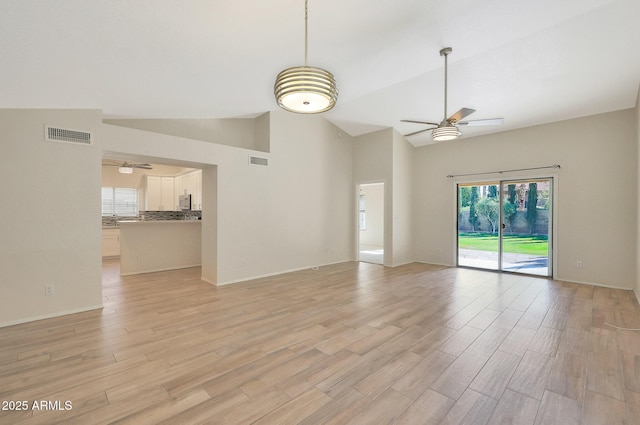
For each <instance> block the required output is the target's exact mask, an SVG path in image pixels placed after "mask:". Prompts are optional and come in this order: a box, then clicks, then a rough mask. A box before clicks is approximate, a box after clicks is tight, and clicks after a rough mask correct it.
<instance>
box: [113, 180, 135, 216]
mask: <svg viewBox="0 0 640 425" xmlns="http://www.w3.org/2000/svg"><path fill="white" fill-rule="evenodd" d="M114 192H115V198H114V205H115V211H116V214H117V215H131V216H132V215H138V189H129V188H120V187H117V188H116V189H115V191H114Z"/></svg>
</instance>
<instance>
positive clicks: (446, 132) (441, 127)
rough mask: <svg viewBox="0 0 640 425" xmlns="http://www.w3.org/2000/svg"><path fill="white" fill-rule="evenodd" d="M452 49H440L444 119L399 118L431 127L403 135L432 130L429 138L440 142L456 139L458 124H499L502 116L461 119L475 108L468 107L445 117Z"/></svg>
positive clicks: (458, 131) (407, 135) (459, 133)
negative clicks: (442, 71) (432, 120)
mask: <svg viewBox="0 0 640 425" xmlns="http://www.w3.org/2000/svg"><path fill="white" fill-rule="evenodd" d="M452 51H453V49H451V47H445V48H444V49H442V50H440V56H444V119H443V120H442V121H441V122H440V123H435V122H429V121H416V120H401V121H402V122H411V123H416V124H427V125H430V126H433V127H429V128H425V129H424V130H418V131H414V132H413V133H409V134H405V137H409V136H413V135H416V134H420V133H424V132H425V131H429V130H433V131H432V133H431V138H432V139H433V140H434V141H436V142H442V141H445V140H453V139H457V138H458V137H459V136H460V135H462V133H461V132H460V130H459V129H458V127H460V126H469V127H471V126H481V125H500V124H502V121H503V118H491V119H483V120H471V121H461V120H462V119H463V118H466V117H467V116H469V115H471V114H473V113H474V112H475V111H476V110H475V109H470V108H462V109H460V110H459V111H458V112H456V113H455V114H453V115H451V116H450V117H449V118H447V56H449V54H450V53H451V52H452Z"/></svg>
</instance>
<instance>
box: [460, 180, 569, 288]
mask: <svg viewBox="0 0 640 425" xmlns="http://www.w3.org/2000/svg"><path fill="white" fill-rule="evenodd" d="M539 179H550V181H551V184H550V189H551V207H552V211H551V217H550V218H551V225H550V227H551V228H550V229H549V239H550V241H549V242H550V243H549V269H550V270H551V276H549V277H550V278H552V279H557V273H558V270H557V269H558V268H557V267H556V265H557V264H558V249H557V247H558V228H559V220H558V216H559V214H558V211H559V202H558V199H559V197H560V196H559V195H560V177H559V175H558V172H557V171H556V172H554V171H550V170H526V171H512V172H511V171H510V172H501V173H493V174H485V173H483V174H478V175H477V176H476V177H474V176H473V175H469V176H464V177H453V178H452V183H453V185H452V191H453V211H454V213H453V214H454V217H455V218H454V220H453V224H454V228H453V232H452V233H453V235H452V236H453V240H454V243H453V253H452V254H453V258H454V261H453V264H455V266H456V267H468V266H460V265H458V219H459V218H458V185H470V184H474V183H477V182H480V183H483V182H485V183H486V182H497V183H498V184H499V185H500V184H502V182H510V181H513V180H516V181H517V180H522V181H526V180H539ZM498 191H499V193H500V194H499V196H498V198H500V221H499V223H498V228H499V253H498V254H499V255H498V270H497V271H498V272H501V273H516V272H510V271H504V270H502V203H503V200H502V194H501V191H500V187H499V188H498ZM483 270H484V269H483ZM486 270H488V271H495V270H493V269H486ZM518 274H522V273H518ZM533 276H537V275H533ZM540 277H544V276H540Z"/></svg>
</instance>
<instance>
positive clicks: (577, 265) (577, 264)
mask: <svg viewBox="0 0 640 425" xmlns="http://www.w3.org/2000/svg"><path fill="white" fill-rule="evenodd" d="M576 267H577V268H579V269H581V268H582V261H580V260H578V261H577V262H576Z"/></svg>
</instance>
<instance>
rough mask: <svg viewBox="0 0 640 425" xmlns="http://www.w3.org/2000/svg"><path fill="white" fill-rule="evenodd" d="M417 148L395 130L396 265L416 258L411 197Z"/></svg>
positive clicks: (394, 234) (394, 258)
mask: <svg viewBox="0 0 640 425" xmlns="http://www.w3.org/2000/svg"><path fill="white" fill-rule="evenodd" d="M414 151H415V148H414V147H413V145H412V144H410V143H409V142H408V141H407V140H406V139H405V138H404V137H403V136H402V135H401V134H400V133H398V132H397V131H395V130H394V131H393V204H392V208H393V263H392V265H393V266H399V265H401V264H406V263H410V262H411V261H413V246H412V244H413V229H412V225H413V224H412V211H413V205H412V197H413V193H412V192H413V191H412V188H413V182H412V174H413V153H414Z"/></svg>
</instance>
